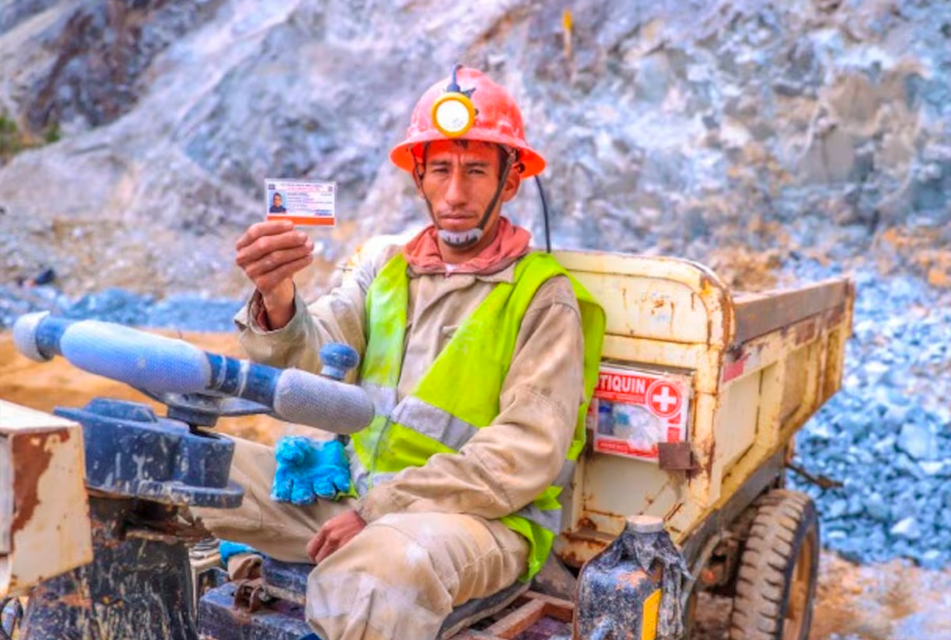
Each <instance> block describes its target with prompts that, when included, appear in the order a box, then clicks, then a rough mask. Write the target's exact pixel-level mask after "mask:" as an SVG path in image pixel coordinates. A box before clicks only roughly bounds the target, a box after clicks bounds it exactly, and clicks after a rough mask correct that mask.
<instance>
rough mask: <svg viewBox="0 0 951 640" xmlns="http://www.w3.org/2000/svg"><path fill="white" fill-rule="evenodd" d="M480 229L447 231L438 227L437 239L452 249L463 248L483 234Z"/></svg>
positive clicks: (469, 245) (479, 238)
mask: <svg viewBox="0 0 951 640" xmlns="http://www.w3.org/2000/svg"><path fill="white" fill-rule="evenodd" d="M483 233H484V232H483V231H482V229H478V228H476V229H469V230H468V231H448V230H446V229H439V231H438V234H439V239H440V240H442V241H443V242H445V243H446V244H448V245H449V246H450V247H452V248H453V249H465V248H466V247H471V246H472V245H474V244H476V243H477V242H479V240H481V239H482V236H483Z"/></svg>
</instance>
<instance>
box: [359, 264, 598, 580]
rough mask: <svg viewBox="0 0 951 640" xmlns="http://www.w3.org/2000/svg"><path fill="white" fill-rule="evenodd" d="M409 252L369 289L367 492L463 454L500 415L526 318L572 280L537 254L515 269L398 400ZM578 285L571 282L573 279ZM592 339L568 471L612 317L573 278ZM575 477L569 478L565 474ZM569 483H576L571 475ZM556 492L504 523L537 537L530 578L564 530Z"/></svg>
mask: <svg viewBox="0 0 951 640" xmlns="http://www.w3.org/2000/svg"><path fill="white" fill-rule="evenodd" d="M406 267H407V263H406V260H405V258H403V256H402V254H399V255H397V256H396V257H394V258H392V259H391V260H390V261H389V262H388V263H387V264H386V265H385V266H384V267H383V269H382V270H381V271H380V273H379V274H378V275H377V277H376V278H375V279H374V280H373V282H372V283H371V285H370V289H369V291H368V292H367V302H366V305H367V326H368V335H369V342H368V344H367V349H366V352H365V354H364V356H363V364H362V365H361V373H360V384H361V386H363V388H364V389H366V390H367V392H368V394H369V395H370V397H371V398H372V399H373V402H374V405H375V407H376V417H375V418H374V419H373V421H372V422H371V423H370V425H369V426H368V427H367V428H365V429H363V430H362V431H359V432H357V433H356V434H354V435H353V438H352V442H351V447H352V452H351V453H352V455H351V473H352V475H353V481H354V487H355V488H356V490H357V492H358V493H360V494H363V493H365V492H366V491H367V490H369V489H370V488H372V487H373V486H374V485H376V484H380V483H381V482H384V481H386V480H389V479H390V478H392V477H393V476H394V475H395V474H396V473H398V472H399V471H402V470H403V469H405V468H406V467H411V466H422V465H423V464H425V463H426V461H427V460H428V459H429V457H430V456H432V455H434V454H436V453H455V452H457V451H458V450H459V449H460V448H461V447H462V446H463V445H464V444H465V443H466V442H468V440H469V438H471V437H472V436H473V435H475V433H476V431H478V430H479V429H482V428H484V427H488V426H489V425H491V424H492V421H493V420H494V419H495V418H496V416H498V414H499V396H500V394H501V392H502V385H503V383H504V382H505V377H506V375H507V374H508V370H509V366H510V364H511V362H512V355H513V353H514V351H515V341H516V338H517V336H518V331H519V327H520V326H521V323H522V317H523V316H524V315H525V311H526V309H527V308H528V305H529V303H530V302H531V301H532V298H533V297H534V295H535V292H536V291H538V288H539V287H540V286H541V285H542V284H543V283H544V282H545V281H546V280H548V279H549V278H551V277H553V276H556V275H566V276H567V275H568V273H567V272H566V271H565V269H564V268H563V267H562V266H561V265H559V264H558V263H557V262H556V261H555V259H554V258H552V257H551V256H550V255H548V254H544V253H532V254H529V255H527V256H525V257H524V258H522V259H521V260H520V261H519V262H518V264H517V265H516V267H515V279H514V282H513V283H504V282H503V283H499V284H497V285H496V286H495V288H494V289H493V290H492V292H491V293H489V295H488V296H487V297H486V299H485V300H484V301H483V302H482V303H481V304H480V305H479V307H478V308H477V309H476V310H475V312H473V313H472V315H471V316H470V317H469V318H467V319H466V320H465V321H464V322H463V323H462V325H460V327H459V328H458V329H457V331H456V333H455V335H454V336H453V337H452V339H451V340H450V341H449V344H447V345H446V347H445V348H444V349H443V351H442V353H440V354H439V356H438V357H437V358H436V360H435V362H433V364H432V366H431V367H430V368H429V370H428V371H427V372H426V373H425V374H424V375H423V376H422V378H421V379H420V381H419V382H418V383H417V384H416V387H415V389H414V390H413V391H412V393H410V394H409V395H407V396H406V397H405V398H403V399H402V400H401V401H400V402H399V403H397V401H396V398H397V386H398V384H399V380H400V370H401V367H402V362H403V347H404V339H405V335H406V314H407V303H408V296H409V278H408V276H407V275H406ZM569 278H570V276H569ZM571 282H572V285H573V286H574V290H575V295H576V296H577V297H578V303H579V307H580V309H581V318H582V325H583V328H584V339H585V356H584V357H585V362H584V371H585V403H584V406H582V407H580V408H579V410H578V422H577V425H576V427H575V433H574V438H573V440H572V443H571V447H570V448H569V450H568V455H567V460H566V465H568V466H573V461H574V460H575V459H576V458H577V457H578V454H579V453H580V452H581V449H582V447H583V446H584V439H585V425H584V417H585V413H586V411H587V405H588V400H589V399H590V397H591V392H592V391H593V390H594V385H595V382H596V380H597V375H598V363H599V361H600V357H601V342H602V339H603V336H604V311H603V310H602V309H601V307H600V306H599V305H598V304H597V303H596V302H595V301H594V299H593V298H592V297H591V296H590V294H589V293H588V292H587V291H586V290H585V289H584V287H582V286H581V285H580V284H579V283H578V282H576V281H575V280H574V279H573V278H572V279H571ZM563 475H568V474H563ZM563 481H570V476H569V477H568V478H565V479H564V480H563ZM561 490H562V487H561V486H557V485H552V486H550V487H548V488H547V489H545V491H543V492H542V493H541V495H539V496H538V497H537V498H536V499H535V500H534V501H533V502H532V503H531V504H529V505H527V506H526V507H525V508H523V509H521V510H519V511H518V512H516V513H513V514H511V515H508V516H505V517H504V518H501V522H503V523H505V525H506V526H508V527H509V528H510V529H512V530H514V531H516V532H517V533H520V534H521V535H523V536H525V538H527V539H528V541H529V544H530V546H531V552H530V553H529V559H528V571H527V572H526V574H524V575H523V576H522V579H523V580H528V579H530V578H531V577H532V576H534V575H535V574H536V573H537V572H538V571H539V570H540V569H541V567H542V565H543V564H544V563H545V560H546V559H547V557H548V554H549V552H550V551H551V547H552V543H553V541H554V539H555V536H556V535H557V534H558V532H559V529H560V525H561V508H560V505H559V503H558V499H557V498H558V494H559V493H560V492H561Z"/></svg>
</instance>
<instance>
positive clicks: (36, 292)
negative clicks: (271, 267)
mask: <svg viewBox="0 0 951 640" xmlns="http://www.w3.org/2000/svg"><path fill="white" fill-rule="evenodd" d="M242 304H244V302H243V301H241V300H228V299H220V298H208V297H204V296H200V295H196V294H187V293H186V294H172V295H169V296H168V297H165V298H162V299H159V298H157V297H155V296H151V295H140V294H137V293H131V292H129V291H125V290H122V289H104V290H103V291H100V292H97V293H92V294H88V295H85V296H82V297H81V298H78V299H72V298H70V297H69V296H67V295H65V294H64V293H62V292H61V291H60V290H59V289H57V288H56V287H55V286H52V285H41V286H32V287H31V286H15V285H14V286H3V285H0V329H3V328H8V327H10V326H12V325H13V323H14V322H15V321H16V319H17V318H18V317H20V316H21V315H23V314H24V313H30V312H31V311H50V312H52V313H53V314H55V315H58V316H62V317H65V318H75V319H95V320H103V321H106V322H116V323H119V324H125V325H132V326H137V327H153V328H162V329H177V330H181V331H232V330H233V329H234V324H233V323H232V320H231V319H232V317H233V316H234V314H235V313H236V312H237V311H238V309H240V308H241V306H242Z"/></svg>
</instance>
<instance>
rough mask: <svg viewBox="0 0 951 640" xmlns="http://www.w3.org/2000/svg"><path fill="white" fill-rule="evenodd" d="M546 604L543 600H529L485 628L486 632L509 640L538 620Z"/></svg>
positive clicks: (543, 612) (543, 613)
mask: <svg viewBox="0 0 951 640" xmlns="http://www.w3.org/2000/svg"><path fill="white" fill-rule="evenodd" d="M547 606H548V605H547V603H546V602H545V601H543V600H529V601H528V602H527V603H525V604H523V605H522V606H520V607H519V608H517V609H515V610H514V611H512V613H510V614H508V615H507V616H505V617H504V618H502V619H501V620H499V621H498V622H496V623H495V624H493V625H492V626H491V627H489V628H488V629H486V632H487V633H489V634H490V635H493V634H494V635H497V636H499V637H500V638H505V639H506V640H511V639H512V638H514V637H515V636H517V635H518V634H520V633H522V632H523V631H525V630H526V629H528V628H529V627H530V626H532V625H533V624H535V623H536V622H538V621H539V620H540V619H541V617H542V616H543V615H545V608H546V607H547Z"/></svg>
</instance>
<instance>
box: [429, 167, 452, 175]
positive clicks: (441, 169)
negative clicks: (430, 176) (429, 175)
mask: <svg viewBox="0 0 951 640" xmlns="http://www.w3.org/2000/svg"><path fill="white" fill-rule="evenodd" d="M432 172H433V173H439V174H446V173H449V169H448V168H447V167H433V168H432Z"/></svg>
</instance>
